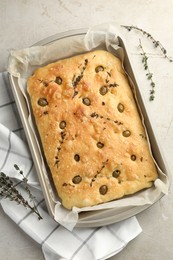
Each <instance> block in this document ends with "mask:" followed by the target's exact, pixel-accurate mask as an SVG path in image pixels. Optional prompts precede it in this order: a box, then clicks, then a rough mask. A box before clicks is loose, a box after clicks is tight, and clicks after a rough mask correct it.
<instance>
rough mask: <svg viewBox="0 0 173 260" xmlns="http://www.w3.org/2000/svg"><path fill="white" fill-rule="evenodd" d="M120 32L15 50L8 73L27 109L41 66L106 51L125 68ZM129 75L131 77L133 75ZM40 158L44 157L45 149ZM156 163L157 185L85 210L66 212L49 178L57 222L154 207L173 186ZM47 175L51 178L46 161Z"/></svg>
mask: <svg viewBox="0 0 173 260" xmlns="http://www.w3.org/2000/svg"><path fill="white" fill-rule="evenodd" d="M118 30H119V29H118V28H117V26H115V25H113V24H105V25H100V26H96V27H93V28H90V29H89V30H88V31H87V33H86V34H85V35H83V36H82V37H77V36H76V37H72V38H70V37H69V38H67V39H61V40H57V41H53V42H52V43H50V44H48V45H45V46H33V47H30V48H27V49H22V50H13V51H11V53H10V57H9V66H8V72H9V73H11V74H12V75H13V76H15V77H17V78H18V84H19V86H20V88H21V91H22V93H23V95H24V96H25V98H26V103H27V106H28V107H29V102H28V96H27V92H26V81H27V78H28V77H29V76H30V75H31V74H32V73H33V71H34V70H35V69H36V68H37V67H40V66H44V65H46V64H48V63H51V62H54V61H56V60H58V59H63V58H67V57H70V56H74V55H77V54H80V53H84V52H87V51H91V50H95V49H105V50H108V51H109V52H111V53H113V54H114V55H115V56H117V57H118V58H120V59H121V61H122V66H123V61H124V50H123V48H122V47H120V46H119V41H118V36H119V35H120V33H119V32H118ZM128 76H129V78H130V75H128ZM130 82H131V87H132V90H133V91H134V94H135V87H136V86H134V83H133V82H132V80H131V79H130ZM137 103H138V101H137ZM138 105H139V104H138ZM139 107H140V106H139ZM29 110H30V107H29ZM30 111H31V110H30ZM141 116H142V115H141ZM142 118H143V117H142ZM28 120H29V123H30V124H31V126H32V129H33V131H35V130H34V129H35V126H34V125H33V122H32V118H31V117H29V119H28ZM35 136H36V135H35ZM36 138H37V136H36ZM149 145H150V144H149ZM38 146H39V143H38ZM40 155H41V156H42V154H41V150H40ZM155 163H156V167H157V170H158V174H159V178H158V179H157V180H156V181H155V182H154V186H153V187H152V188H149V189H146V190H143V191H141V192H138V193H137V194H135V195H133V196H129V197H125V198H122V199H119V200H115V201H111V202H107V203H104V204H100V205H97V206H93V207H85V208H82V209H79V208H76V207H74V208H73V209H72V211H69V210H66V209H65V208H64V207H63V206H62V205H61V203H60V201H58V199H57V198H58V197H57V194H55V192H54V190H53V189H51V185H50V183H49V178H47V182H48V186H49V187H50V193H51V194H52V199H53V200H54V201H56V206H55V215H54V218H55V220H56V221H57V222H59V223H60V224H62V225H63V226H65V227H67V228H70V229H71V228H73V227H74V226H75V225H76V223H77V221H78V218H79V215H78V214H79V212H81V211H96V210H101V209H111V208H117V209H120V208H122V209H124V208H126V207H129V205H131V206H141V205H146V204H153V203H154V202H155V201H157V199H158V198H159V197H160V195H161V194H167V193H168V187H169V180H168V178H167V176H166V175H165V174H164V173H163V172H162V171H161V169H159V167H158V165H157V162H155ZM43 173H44V174H45V175H46V177H47V172H46V171H45V166H44V160H43Z"/></svg>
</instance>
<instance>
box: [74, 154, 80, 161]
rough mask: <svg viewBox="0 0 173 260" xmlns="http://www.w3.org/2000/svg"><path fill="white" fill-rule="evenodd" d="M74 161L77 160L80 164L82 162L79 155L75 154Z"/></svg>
mask: <svg viewBox="0 0 173 260" xmlns="http://www.w3.org/2000/svg"><path fill="white" fill-rule="evenodd" d="M74 159H75V161H76V162H79V161H80V156H79V154H75V156H74Z"/></svg>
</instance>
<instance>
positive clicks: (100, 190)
mask: <svg viewBox="0 0 173 260" xmlns="http://www.w3.org/2000/svg"><path fill="white" fill-rule="evenodd" d="M99 192H100V194H101V195H105V194H106V193H107V192H108V187H107V186H106V185H102V186H101V187H100V189H99Z"/></svg>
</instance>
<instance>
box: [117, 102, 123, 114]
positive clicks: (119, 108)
mask: <svg viewBox="0 0 173 260" xmlns="http://www.w3.org/2000/svg"><path fill="white" fill-rule="evenodd" d="M117 108H118V111H119V112H120V113H122V112H123V111H124V105H123V104H121V103H119V104H118V106H117Z"/></svg>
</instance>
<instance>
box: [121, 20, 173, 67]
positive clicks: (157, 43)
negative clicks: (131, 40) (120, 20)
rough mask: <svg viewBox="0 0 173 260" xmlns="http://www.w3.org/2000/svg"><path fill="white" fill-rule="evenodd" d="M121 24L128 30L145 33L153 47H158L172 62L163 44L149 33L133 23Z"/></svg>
mask: <svg viewBox="0 0 173 260" xmlns="http://www.w3.org/2000/svg"><path fill="white" fill-rule="evenodd" d="M121 26H122V27H124V28H126V29H127V30H128V31H129V32H130V31H131V30H137V31H140V32H141V33H142V34H143V35H145V36H146V37H147V38H149V39H150V40H151V41H152V43H153V45H154V47H155V48H160V50H161V52H162V53H163V55H164V57H165V58H166V59H168V60H169V61H170V62H173V59H172V58H171V57H169V56H168V55H167V51H166V49H165V48H164V47H163V45H162V44H161V43H160V41H157V40H155V39H154V37H153V36H152V35H151V34H150V33H148V32H146V31H144V30H143V29H141V28H139V27H137V26H133V25H130V26H129V25H121Z"/></svg>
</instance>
